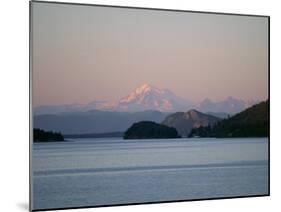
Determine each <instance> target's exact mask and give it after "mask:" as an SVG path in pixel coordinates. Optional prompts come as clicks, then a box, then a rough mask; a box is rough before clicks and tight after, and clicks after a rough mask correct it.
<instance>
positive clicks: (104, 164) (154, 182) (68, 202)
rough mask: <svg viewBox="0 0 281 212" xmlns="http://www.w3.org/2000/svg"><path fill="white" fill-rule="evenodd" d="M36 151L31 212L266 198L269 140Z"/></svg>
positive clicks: (105, 142)
mask: <svg viewBox="0 0 281 212" xmlns="http://www.w3.org/2000/svg"><path fill="white" fill-rule="evenodd" d="M72 141H73V142H64V143H63V142H60V143H42V144H34V147H33V173H34V174H33V196H34V198H33V200H34V201H33V206H34V209H45V208H63V207H79V206H95V205H112V204H122V203H123V204H124V203H140V202H152V201H153V202H154V201H171V200H187V199H201V198H214V197H229V196H248V195H262V194H267V193H268V166H267V162H268V161H267V159H268V154H267V153H268V140H267V138H250V139H249V138H245V139H244V138H242V139H241V138H239V139H206V138H204V139H202V138H198V139H165V140H157V139H151V140H123V139H121V138H120V139H119V138H112V139H108V138H106V139H104V138H102V139H72Z"/></svg>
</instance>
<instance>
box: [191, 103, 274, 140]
mask: <svg viewBox="0 0 281 212" xmlns="http://www.w3.org/2000/svg"><path fill="white" fill-rule="evenodd" d="M268 110H269V103H268V100H267V101H264V102H261V103H259V104H256V105H254V106H252V107H250V108H248V109H246V110H244V111H242V112H241V113H238V114H236V115H234V116H232V117H230V118H228V119H224V120H222V121H219V122H218V123H217V124H215V125H214V126H212V127H210V126H207V127H200V128H197V129H192V131H191V132H190V134H189V137H195V136H199V137H267V136H268V134H269V131H268V130H269V127H268V126H269V113H268Z"/></svg>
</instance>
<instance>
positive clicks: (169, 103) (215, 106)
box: [34, 83, 258, 116]
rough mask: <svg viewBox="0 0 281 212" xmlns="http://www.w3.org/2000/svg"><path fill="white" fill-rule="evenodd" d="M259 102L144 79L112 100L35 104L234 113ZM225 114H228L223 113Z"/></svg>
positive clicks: (46, 109) (62, 108)
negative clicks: (184, 91) (190, 94)
mask: <svg viewBox="0 0 281 212" xmlns="http://www.w3.org/2000/svg"><path fill="white" fill-rule="evenodd" d="M256 103H258V101H243V100H239V99H236V98H234V97H228V98H227V99H225V100H223V101H217V102H215V101H212V100H210V99H208V98H207V99H204V100H203V101H201V102H200V103H194V102H192V101H190V100H187V99H184V98H182V97H179V96H177V95H176V94H174V93H173V92H172V91H170V90H168V89H159V88H156V87H155V86H152V85H149V84H147V83H145V84H143V85H141V86H139V87H137V88H136V89H135V90H133V91H132V92H131V93H129V94H128V95H127V96H125V97H123V98H120V100H118V101H116V102H114V101H92V102H90V103H88V104H69V105H43V106H38V107H35V108H34V114H35V115H42V114H59V113H65V112H87V111H90V110H103V111H121V112H140V111H145V110H157V111H161V112H180V111H188V110H190V109H196V110H199V111H202V112H204V113H207V112H210V113H220V114H230V115H232V114H235V113H238V112H241V111H242V110H244V109H246V108H248V107H250V106H252V105H254V104H256ZM225 116H227V115H225Z"/></svg>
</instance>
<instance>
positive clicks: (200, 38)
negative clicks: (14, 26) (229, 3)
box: [30, 1, 269, 211]
mask: <svg viewBox="0 0 281 212" xmlns="http://www.w3.org/2000/svg"><path fill="white" fill-rule="evenodd" d="M30 80H31V81H30V104H31V105H30V109H31V110H30V210H32V211H35V210H49V209H70V208H80V207H98V206H115V205H129V204H144V203H162V202H175V201H190V200H206V199H221V198H233V197H253V196H254V197H256V196H268V195H269V17H268V16H260V15H241V14H224V13H210V12H195V11H181V10H168V9H149V8H134V7H120V6H104V5H87V4H73V3H52V2H42V1H31V2H30Z"/></svg>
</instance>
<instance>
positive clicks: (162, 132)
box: [123, 121, 180, 139]
mask: <svg viewBox="0 0 281 212" xmlns="http://www.w3.org/2000/svg"><path fill="white" fill-rule="evenodd" d="M123 138H124V139H154V138H157V139H164V138H180V136H179V135H178V132H177V130H176V129H175V128H173V127H168V126H165V125H163V124H157V123H155V122H152V121H141V122H138V123H134V124H133V125H132V126H131V127H130V128H129V129H128V130H127V131H126V132H125V133H124V136H123Z"/></svg>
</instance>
